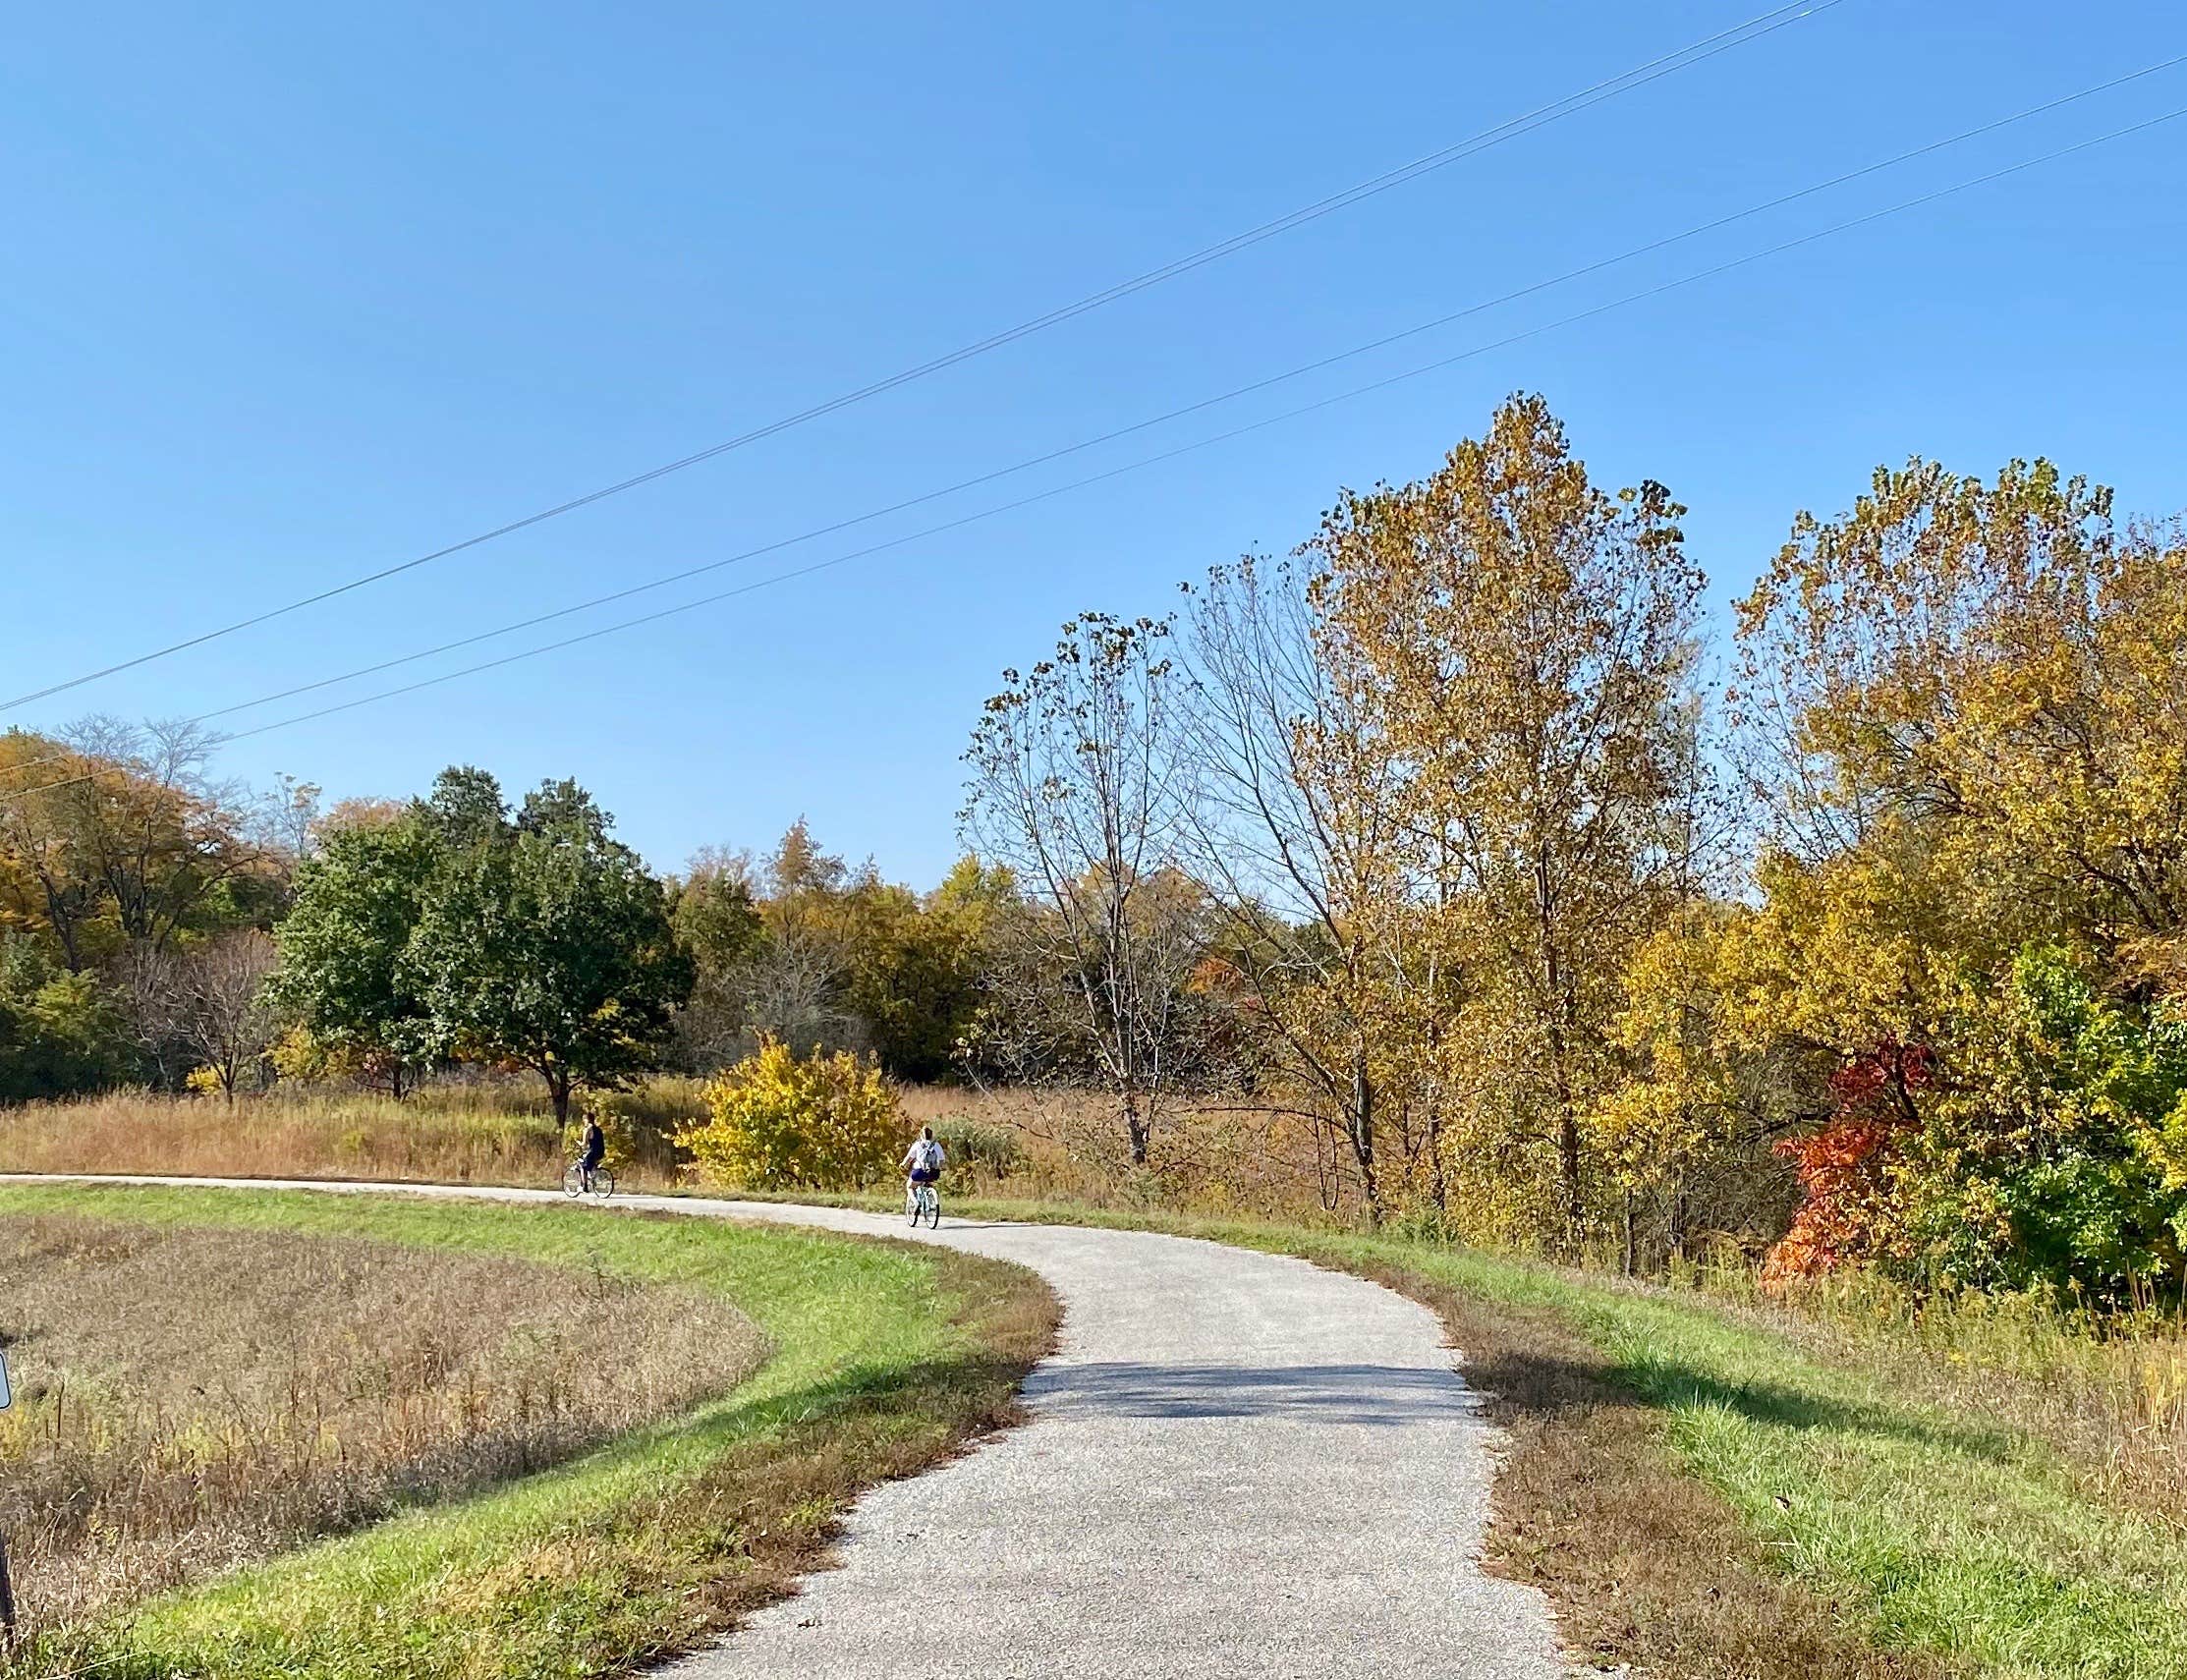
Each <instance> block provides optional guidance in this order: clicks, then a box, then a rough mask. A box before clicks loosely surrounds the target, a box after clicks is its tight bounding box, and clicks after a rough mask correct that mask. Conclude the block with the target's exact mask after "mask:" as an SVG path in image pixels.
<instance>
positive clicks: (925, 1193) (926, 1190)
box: [904, 1184, 941, 1231]
mask: <svg viewBox="0 0 2187 1680" xmlns="http://www.w3.org/2000/svg"><path fill="white" fill-rule="evenodd" d="M904 1211H905V1212H907V1213H909V1214H910V1215H911V1222H912V1229H913V1230H915V1231H916V1230H918V1229H919V1216H920V1215H921V1214H922V1213H924V1214H925V1216H926V1224H927V1227H928V1228H929V1229H930V1230H935V1231H938V1230H940V1229H941V1190H940V1188H939V1187H938V1186H936V1185H932V1184H912V1185H906V1186H905V1187H904Z"/></svg>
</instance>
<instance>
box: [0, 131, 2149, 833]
mask: <svg viewBox="0 0 2187 1680" xmlns="http://www.w3.org/2000/svg"><path fill="white" fill-rule="evenodd" d="M2183 116H2187V106H2182V107H2179V108H2177V109H2174V110H2171V111H2166V112H2163V113H2161V114H2159V115H2158V116H2155V117H2150V118H2146V119H2144V120H2143V121H2141V122H2137V123H2131V124H2128V125H2126V126H2125V127H2122V128H2117V129H2113V130H2110V131H2109V132H2107V133H2105V134H2101V135H2097V136H2094V137H2093V138H2091V139H2088V140H2076V141H2074V142H2073V143H2071V144H2069V145H2064V146H2059V147H2056V148H2054V149H2052V150H2050V151H2047V152H2043V153H2041V154H2039V155H2037V156H2035V157H2031V158H2026V159H2023V160H2022V161H2020V162H2018V163H2012V164H2007V165H2005V166H2003V167H2002V168H1999V169H1994V170H1991V171H1989V172H1987V173H1985V174H1982V175H1976V176H1971V177H1969V178H1967V179H1965V180H1962V181H1958V182H1954V183H1952V184H1951V185H1949V186H1946V187H1940V188H1936V189H1935V190H1933V191H1931V192H1928V193H1923V194H1920V195H1918V196H1915V197H1912V198H1906V199H1902V200H1900V201H1899V202H1897V203H1895V204H1889V205H1885V206H1884V207H1882V208H1880V209H1877V210H1870V211H1867V212H1865V213H1864V214H1861V215H1858V216H1853V217H1850V218H1848V219H1846V220H1844V221H1840V222H1835V223H1832V224H1830V225H1829V226H1827V227H1823V228H1819V229H1817V230H1815V231H1813V232H1811V233H1806V234H1802V235H1799V236H1798V237H1796V238H1793V239H1789V240H1784V241H1780V242H1779V243H1777V244H1775V245H1771V246H1766V247H1765V248H1764V249H1762V250H1760V251H1756V252H1748V253H1747V254H1745V255H1743V256H1736V257H1732V258H1730V259H1728V260H1726V261H1724V262H1720V263H1715V264H1713V265H1711V266H1710V267H1707V268H1703V269H1698V270H1696V271H1695V272H1693V273H1690V274H1685V275H1681V276H1679V277H1678V278H1676V279H1673V280H1666V281H1663V282H1661V283H1660V284H1657V285H1654V286H1650V287H1645V288H1643V289H1641V290H1639V291H1636V292H1629V293H1626V294H1624V295H1623V296H1621V297H1617V298H1613V299H1610V300H1609V301H1608V302H1606V303H1601V304H1597V305H1594V306H1592V307H1591V308H1585V309H1581V310H1577V311H1575V312H1574V313H1572V314H1568V315H1562V316H1559V317H1558V318H1556V319H1555V320H1551V321H1545V322H1542V323H1541V324H1540V325H1537V326H1533V327H1529V328H1526V329H1525V330H1523V331H1520V332H1516V333H1512V334H1509V335H1507V336H1505V337H1503V338H1499V339H1495V340H1492V341H1490V342H1488V343H1486V344H1480V345H1475V346H1472V347H1470V348H1468V349H1466V350H1462V351H1459V352H1457V353H1456V354H1454V355H1451V356H1446V357H1441V358H1438V359H1437V360H1435V361H1433V362H1429V363H1425V364H1421V365H1420V366H1417V367H1412V368H1408V369H1405V370H1403V371H1401V372H1398V373H1393V374H1389V375H1387V376H1385V377H1383V378H1380V379H1375V380H1373V381H1370V382H1369V383H1367V384H1364V385H1357V386H1353V387H1351V388H1350V389H1348V390H1344V391H1339V392H1336V393H1334V394H1333V395H1330V396H1327V397H1322V398H1319V399H1318V400H1316V401H1314V402H1311V403H1307V404H1303V405H1301V406H1300V407H1298V408H1294V409H1287V410H1285V411H1283V412H1282V413H1280V414H1275V415H1270V416H1267V417H1265V418H1263V419H1262V420H1254V421H1251V422H1249V423H1247V424H1245V425H1242V426H1237V427H1234V428H1232V429H1231V430H1228V431H1224V432H1218V433H1216V434H1215V435H1213V436H1211V437H1205V438H1201V439H1199V440H1197V441H1195V442H1192V443H1186V444H1180V445H1179V446H1177V447H1176V448H1174V449H1168V450H1163V451H1161V452H1159V453H1157V454H1154V455H1150V456H1146V457H1143V458H1141V459H1140V460H1137V461H1131V462H1126V463H1124V464H1123V465H1121V466H1118V467H1113V468H1110V469H1108V470H1106V471H1104V472H1101V473H1096V474H1093V475H1091V476H1087V477H1084V478H1079V479H1074V480H1072V481H1071V482H1069V483H1065V484H1059V485H1055V486H1052V487H1050V488H1048V489H1045V490H1040V491H1037V492H1035V493H1034V494H1032V495H1029V496H1023V497H1020V498H1018V499H1017V500H1015V501H1011V502H1006V503H1002V504H1000V505H999V506H996V507H991V508H985V509H981V510H980V511H978V512H975V513H971V514H966V515H964V516H962V517H960V518H958V519H954V520H950V521H947V522H945V523H944V524H941V525H937V526H932V527H928V528H926V529H925V530H923V531H917V532H910V533H908V534H906V535H903V536H898V537H894V538H891V539H890V540H888V541H886V542H879V543H874V544H872V545H870V546H869V547H866V548H861V549H856V550H853V551H852V552H850V553H847V554H841V555H836V556H834V557H832V558H830V559H827V560H822V561H816V562H814V563H813V564H812V565H810V566H803V567H799V568H796V569H795V570H792V571H789V572H784V573H779V574H776V575H774V576H772V577H768V578H763V579H760V580H757V582H755V583H752V584H746V585H742V586H740V587H738V588H734V589H726V590H722V591H720V592H718V593H715V594H712V595H705V596H701V597H700V598H699V599H697V600H692V601H685V602H681V603H679V604H678V605H676V606H673V607H666V608H663V609H662V610H660V611H658V612H653V613H646V614H644V615H642V616H640V617H637V618H630V619H623V620H620V621H618V622H617V623H615V624H611V625H603V626H601V627H599V628H597V629H595V630H590V631H587V632H584V633H582V634H580V635H577V636H572V637H566V638H564V639H562V640H561V641H558V642H551V643H546V644H540V645H538V646H534V647H529V648H524V649H521V650H520V651H518V652H515V653H511V654H506V655H504V656H502V657H500V658H497V659H490V660H485V661H482V662H480V663H478V664H476V665H467V666H464V667H462V668H460V669H458V670H454V671H447V672H442V673H440V674H438V675H436V676H432V677H428V678H425V679H423V680H421V681H420V682H416V683H409V684H405V685H403V686H401V687H398V688H393V689H386V690H382V691H380V692H379V693H376V694H371V695H365V696H362V697H360V698H359V699H357V700H346V701H343V702H342V703H340V704H338V705H331V706H324V707H320V708H319V709H317V710H314V711H308V712H303V713H300V714H298V715H296V716H293V717H286V718H282V719H280V720H278V721H277V722H273V723H267V724H261V725H259V726H258V727H256V728H254V729H247V730H240V731H238V732H236V733H234V734H232V735H229V736H226V737H224V738H223V739H224V740H227V741H244V740H249V739H251V738H252V737H253V736H257V735H264V734H268V733H270V732H272V731H274V730H277V729H286V728H289V727H291V726H293V725H295V724H299V723H308V722H310V721H312V720H313V719H315V718H321V717H328V716H332V715H334V714H335V713H337V712H343V711H350V710H354V709H356V708H357V707H359V706H364V705H371V704H375V703H377V702H378V701H380V700H394V699H396V698H398V697H400V696H403V695H407V694H415V693H417V692H419V691H420V690H421V689H428V688H433V687H436V686H438V685H439V684H441V683H446V682H453V681H455V680H456V679H457V678H459V677H468V676H475V675H477V674H478V673H480V672H484V671H491V670H496V669H499V668H500V667H501V666H504V665H511V664H515V663H517V662H518V661H520V660H524V659H532V658H536V657H539V656H540V655H542V654H546V653H552V652H558V651H560V650H561V649H563V648H566V647H573V646H577V645H579V644H583V643H587V642H591V641H595V640H597V639H599V638H601V637H605V636H613V635H617V634H620V633H621V632H623V631H626V630H633V629H637V628H639V627H640V626H642V625H646V624H652V623H657V622H658V621H659V620H661V619H664V618H672V617H675V616H677V615H678V614H681V613H685V612H691V611H695V610H697V609H698V608H700V607H703V606H711V605H715V604H717V603H718V602H720V601H724V600H728V599H732V598H734V597H735V596H738V595H743V594H749V593H751V592H753V591H754V590H755V589H760V588H770V587H771V586H773V585H775V584H782V583H788V582H791V581H792V580H794V579H798V578H803V577H809V576H811V575H812V574H813V573H815V572H822V571H827V570H829V569H831V568H833V567H836V566H840V565H844V564H847V563H848V562H850V561H852V560H857V559H862V558H865V557H866V556H869V555H871V554H876V553H880V552H883V551H885V550H887V549H892V548H899V547H903V546H905V545H906V544H908V543H912V542H916V541H920V540H922V539H924V538H926V537H929V536H935V535H940V534H942V533H944V532H950V531H955V530H959V529H961V528H963V527H965V526H968V525H973V524H977V523H979V522H981V521H983V520H988V519H993V518H996V517H997V516H999V515H1001V514H1005V513H1011V512H1014V511H1016V510H1018V509H1020V508H1024V507H1028V506H1031V505H1033V504H1035V503H1037V502H1043V501H1047V500H1050V499H1052V498H1054V497H1056V496H1061V495H1066V494H1068V493H1070V492H1072V491H1075V490H1080V489H1085V488H1087V487H1089V486H1091V485H1094V484H1098V483H1102V482H1105V481H1107V480H1108V479H1111V478H1116V477H1120V476H1124V475H1125V474H1128V473H1135V472H1139V471H1142V470H1144V469H1146V468H1149V467H1152V466H1157V465H1159V464H1161V463H1163V462H1166V461H1172V460H1175V459H1177V458H1178V457H1180V456H1184V455H1190V454H1194V453H1197V452H1198V451H1200V450H1203V449H1208V448H1212V447H1213V446H1215V445H1217V444H1221V443H1227V442H1230V441H1231V440H1233V439H1235V438H1239V437H1243V436H1246V435H1248V434H1250V433H1253V432H1258V431H1262V430H1263V429H1265V428H1267V427H1269V426H1272V425H1277V424H1281V423H1283V422H1285V421H1287V420H1297V419H1300V418H1301V417H1303V416H1306V415H1310V414H1315V413H1318V412H1319V411H1320V410H1323V409H1327V408H1332V407H1334V406H1336V405H1337V404H1339V403H1346V402H1351V401H1354V400H1356V399H1358V398H1360V397H1363V396H1368V395H1370V394H1372V393H1374V392H1376V391H1380V390H1386V389H1388V388H1389V387H1391V386H1394V385H1398V384H1402V383H1405V382H1407V381H1409V380H1413V379H1418V378H1421V377H1423V376H1425V375H1427V374H1429V373H1432V372H1437V371H1439V370H1441V369H1443V368H1445V367H1450V366H1453V365H1455V364H1459V363H1462V362H1467V361H1471V360H1472V359H1474V358H1475V357H1479V356H1484V355H1487V354H1489V353H1491V352H1493V351H1497V350H1503V349H1507V348H1509V347H1510V346H1512V345H1514V344H1520V343H1524V342H1526V341H1527V340H1530V339H1534V338H1539V337H1541V336H1542V335H1543V334H1545V333H1549V332H1554V331H1557V330H1559V329H1561V328H1563V327H1567V326H1572V325H1575V324H1577V323H1579V322H1582V321H1587V320H1592V319H1594V318H1595V317H1597V316H1598V315H1603V314H1607V313H1608V312H1610V311H1611V310H1613V309H1619V308H1626V307H1628V306H1630V305H1633V304H1637V303H1643V302H1646V301H1647V300H1649V299H1652V298H1657V297H1661V296H1663V295H1664V294H1666V293H1669V292H1674V291H1678V290H1681V289H1683V288H1685V287H1688V286H1692V285H1696V284H1698V283H1700V282H1701V281H1704V280H1709V279H1713V278H1714V277H1716V276H1718V275H1721V274H1726V273H1729V272H1731V271H1733V270H1735V269H1739V268H1744V267H1747V266H1749V265H1751V264H1753V263H1756V262H1760V261H1763V260H1764V259H1766V258H1767V257H1771V256H1776V255H1780V254H1782V253H1783V252H1788V251H1795V250H1798V249H1799V248H1801V247H1803V246H1808V245H1813V244H1815V243H1817V242H1818V241H1820V240H1824V239H1828V238H1831V237H1833V236H1835V235H1837V234H1841V233H1845V232H1849V231H1850V230H1852V229H1854V228H1859V227H1865V226H1867V225H1869V224H1871V223H1874V222H1879V221H1882V220H1884V219H1885V218H1887V217H1891V216H1896V215H1901V214H1903V213H1905V212H1906V211H1908V210H1914V209H1919V208H1921V207H1922V206H1924V205H1926V204H1932V203H1935V202H1937V201H1938V200H1940V199H1943V198H1947V197H1950V196H1954V195H1955V194H1959V193H1964V192H1968V191H1970V190H1972V189H1974V188H1976V187H1982V186H1987V185H1989V184H1990V183H1991V182H1995V181H2001V180H2004V179H2006V178H2008V177H2010V176H2014V175H2018V174H2022V173H2024V172H2025V171H2027V170H2030V169H2034V168H2037V167H2040V166H2041V165H2043V164H2046V163H2051V162H2055V161H2056V160H2057V159H2059V158H2063V157H2069V156H2072V155H2074V154H2076V153H2078V152H2083V151H2087V150H2090V149H2092V148H2093V147H2096V146H2099V145H2103V144H2107V143H2108V142H2110V141H2112V140H2123V139H2126V138H2127V137H2129V136H2132V135H2136V134H2141V133H2144V132H2146V131H2148V130H2150V129H2154V128H2157V127H2159V126H2160V125H2162V124H2164V123H2169V122H2173V121H2176V120H2177V119H2179V118H2180V117H2183ZM194 721H196V720H194ZM62 756H74V755H62ZM40 761H42V760H40ZM17 767H18V768H23V767H28V766H17ZM93 774H95V772H86V773H84V774H82V775H77V776H70V777H66V778H63V779H61V780H59V781H55V782H49V783H45V784H43V785H41V786H38V787H31V788H21V789H17V790H15V791H14V792H12V793H5V794H0V803H5V802H7V801H10V800H14V799H21V798H25V797H28V795H31V794H36V793H44V792H48V791H51V790H52V789H54V788H60V787H68V786H72V785H74V784H75V783H77V782H82V781H87V780H90V779H91V776H92V775H93Z"/></svg>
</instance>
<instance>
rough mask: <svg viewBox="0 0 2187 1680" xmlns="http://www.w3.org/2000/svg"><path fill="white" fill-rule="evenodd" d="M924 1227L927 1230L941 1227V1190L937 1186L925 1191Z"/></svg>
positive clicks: (935, 1229)
mask: <svg viewBox="0 0 2187 1680" xmlns="http://www.w3.org/2000/svg"><path fill="white" fill-rule="evenodd" d="M926 1228H927V1229H928V1230H929V1231H938V1230H940V1229H941V1191H940V1190H939V1189H938V1188H937V1189H933V1190H929V1191H927V1192H926Z"/></svg>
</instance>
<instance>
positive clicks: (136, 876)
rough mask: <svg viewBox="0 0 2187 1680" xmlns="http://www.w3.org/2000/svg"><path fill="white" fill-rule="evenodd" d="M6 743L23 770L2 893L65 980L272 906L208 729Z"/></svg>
mask: <svg viewBox="0 0 2187 1680" xmlns="http://www.w3.org/2000/svg"><path fill="white" fill-rule="evenodd" d="M6 745H7V748H8V753H7V754H6V755H5V756H6V757H7V758H8V759H9V760H10V761H12V762H14V763H16V764H18V765H21V766H23V768H21V769H19V770H18V771H17V772H16V773H15V774H14V775H12V776H7V777H4V778H0V890H4V891H6V892H7V894H8V895H9V900H10V902H9V911H10V913H11V917H12V919H14V920H16V921H18V922H19V923H21V924H26V925H33V926H36V927H38V928H39V929H41V930H42V931H43V932H44V933H45V934H46V935H47V936H49V937H50V938H51V939H52V940H53V942H54V946H55V950H56V954H57V955H58V956H59V958H60V960H61V962H62V963H63V964H64V966H66V967H67V968H68V969H70V970H71V971H72V972H77V973H81V972H84V971H85V970H88V969H93V968H97V967H99V966H100V965H102V964H106V963H110V962H113V961H115V960H117V959H118V958H119V956H120V955H121V953H122V952H123V951H125V950H127V949H131V948H141V949H143V950H148V951H163V950H165V949H166V947H167V946H168V945H169V943H170V942H171V941H172V940H174V939H175V937H176V936H177V935H178V934H190V933H196V932H204V931H209V930H211V929H212V928H215V927H219V926H222V925H233V924H238V923H247V922H250V921H252V920H255V919H256V918H257V917H259V916H260V915H264V916H270V915H271V914H272V913H273V911H274V910H275V908H277V901H278V884H277V882H276V880H275V879H274V876H275V873H276V870H275V868H274V863H275V860H274V859H273V858H272V857H271V856H270V855H269V853H268V851H267V849H266V848H265V847H264V846H262V845H261V844H259V843H258V842H257V841H255V840H254V839H253V838H252V833H251V829H252V822H251V819H250V813H249V812H247V811H245V810H244V809H242V805H241V790H240V789H238V788H236V787H235V786H233V785H230V784H226V783H222V782H218V781H215V780H214V779H213V778H212V777H211V775H210V773H209V770H208V764H209V760H210V756H211V752H212V748H213V745H214V742H213V738H212V737H211V736H209V735H208V734H207V733H205V732H204V731H203V730H201V729H199V728H197V727H196V726H194V725H191V724H187V723H154V724H144V725H131V724H125V723H122V722H120V721H118V720H116V719H113V718H108V717H91V718H86V719H84V720H83V721H82V722H80V723H77V724H74V725H72V726H70V727H69V728H68V729H67V730H65V731H63V732H61V734H60V735H59V736H58V737H57V738H55V739H52V740H50V741H49V740H46V739H45V738H42V737H37V736H28V735H23V734H11V735H10V736H8V737H7V738H6Z"/></svg>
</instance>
